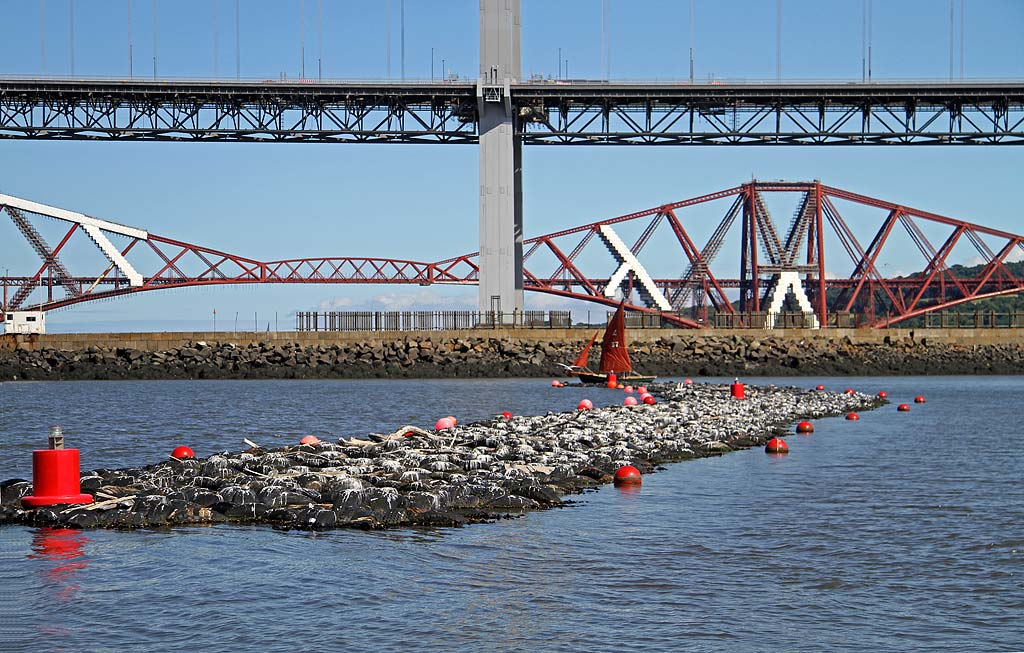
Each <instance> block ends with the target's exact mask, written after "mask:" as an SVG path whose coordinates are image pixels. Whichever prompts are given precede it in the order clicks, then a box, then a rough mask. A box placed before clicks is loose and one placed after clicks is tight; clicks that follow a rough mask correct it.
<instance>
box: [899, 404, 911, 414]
mask: <svg viewBox="0 0 1024 653" xmlns="http://www.w3.org/2000/svg"><path fill="white" fill-rule="evenodd" d="M896 410H898V411H900V412H901V413H909V412H910V406H908V405H907V404H900V405H899V406H896Z"/></svg>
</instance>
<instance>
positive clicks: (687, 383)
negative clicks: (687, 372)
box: [683, 379, 693, 385]
mask: <svg viewBox="0 0 1024 653" xmlns="http://www.w3.org/2000/svg"><path fill="white" fill-rule="evenodd" d="M683 385H693V379H685V380H684V381H683Z"/></svg>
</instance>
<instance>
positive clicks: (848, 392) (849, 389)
mask: <svg viewBox="0 0 1024 653" xmlns="http://www.w3.org/2000/svg"><path fill="white" fill-rule="evenodd" d="M843 392H845V393H846V394H848V395H852V394H853V388H847V389H846V390H843Z"/></svg>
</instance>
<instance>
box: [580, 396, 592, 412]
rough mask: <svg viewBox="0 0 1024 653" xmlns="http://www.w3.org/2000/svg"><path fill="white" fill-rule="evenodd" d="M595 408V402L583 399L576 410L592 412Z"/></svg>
mask: <svg viewBox="0 0 1024 653" xmlns="http://www.w3.org/2000/svg"><path fill="white" fill-rule="evenodd" d="M593 407H594V402H592V401H590V400H589V399H581V400H580V403H578V404H576V410H590V409H591V408H593Z"/></svg>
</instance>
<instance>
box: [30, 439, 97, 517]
mask: <svg viewBox="0 0 1024 653" xmlns="http://www.w3.org/2000/svg"><path fill="white" fill-rule="evenodd" d="M78 461H79V456H78V449H65V448H64V433H63V432H62V431H61V428H60V427H59V426H52V427H50V448H49V449H37V450H35V451H33V452H32V494H30V495H28V496H24V497H22V498H21V503H22V505H24V506H25V507H26V508H38V507H39V506H57V505H64V504H72V505H77V504H81V503H92V495H91V494H83V493H82V485H81V483H80V478H81V474H80V471H79V462H78Z"/></svg>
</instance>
